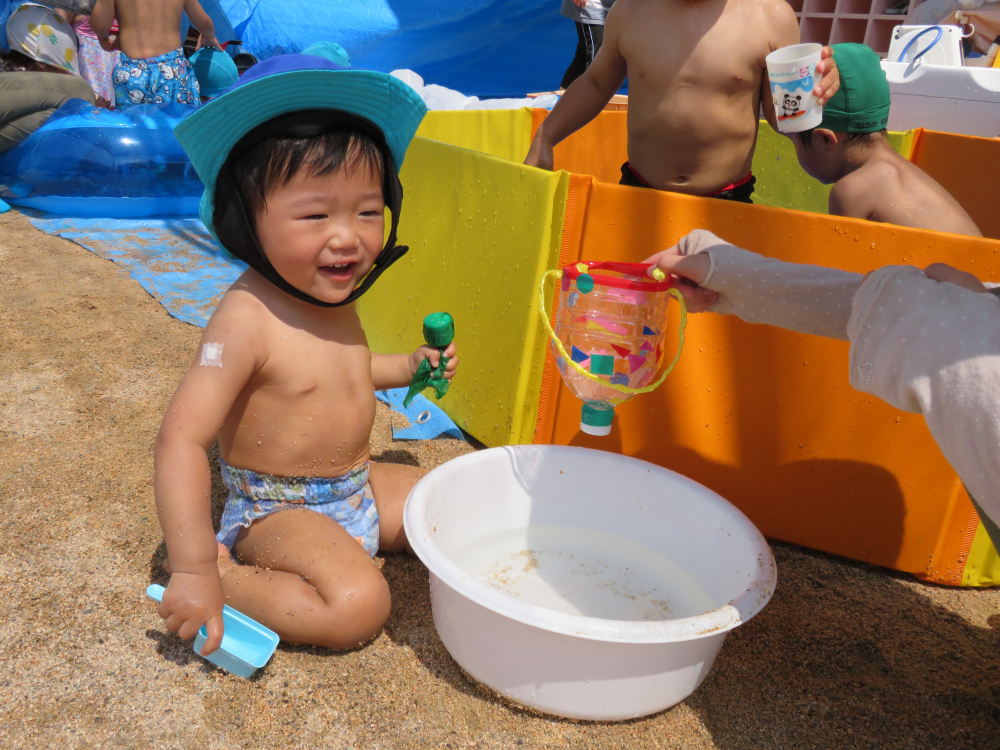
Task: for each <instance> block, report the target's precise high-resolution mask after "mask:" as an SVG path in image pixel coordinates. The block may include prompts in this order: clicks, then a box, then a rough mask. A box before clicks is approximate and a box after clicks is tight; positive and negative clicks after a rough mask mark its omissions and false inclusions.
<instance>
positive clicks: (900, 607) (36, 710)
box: [0, 212, 1000, 750]
mask: <svg viewBox="0 0 1000 750" xmlns="http://www.w3.org/2000/svg"><path fill="white" fill-rule="evenodd" d="M199 336H200V330H199V329H197V328H194V327H192V326H189V325H186V324H183V323H179V322H178V321H176V320H174V319H172V318H170V317H169V316H168V315H167V313H166V312H165V311H164V310H163V308H162V307H161V306H160V305H159V304H158V303H157V302H155V301H154V300H153V299H151V298H150V297H149V296H148V295H147V294H146V293H145V292H144V291H143V290H142V289H141V288H140V287H139V285H138V284H137V283H135V282H133V281H132V280H131V279H130V278H129V277H128V275H127V274H126V273H124V272H123V271H122V270H121V269H120V268H119V267H117V266H115V265H114V264H112V263H110V262H108V261H105V260H102V259H100V258H98V257H96V256H94V255H92V254H91V253H89V252H87V251H86V250H84V249H83V248H81V247H78V246H76V245H74V244H72V243H70V242H67V241H65V240H62V239H58V238H54V237H50V236H48V235H45V234H43V233H41V232H38V231H36V230H35V229H33V228H32V227H31V226H30V224H28V222H27V220H25V219H24V218H23V217H22V216H20V215H18V214H17V213H16V212H11V213H8V214H5V215H2V216H0V747H3V748H336V749H339V748H373V749H374V748H382V749H386V750H395V749H397V748H399V749H402V748H436V747H445V748H467V747H477V748H494V747H495V748H520V747H526V748H545V747H551V748H580V749H581V750H583V749H586V750H590V749H592V748H630V749H631V748H720V749H723V750H743V749H744V748H776V749H777V748H781V749H788V750H791V749H793V748H837V749H838V750H839V749H844V750H847V749H853V748H879V749H880V750H881V749H892V748H927V749H928V750H950V749H952V748H979V749H982V750H989V749H990V748H1000V630H998V629H1000V591H977V590H957V589H947V588H944V587H937V586H930V585H927V584H923V583H919V582H917V581H915V580H913V579H911V578H909V577H908V576H905V575H902V574H897V573H892V572H890V571H886V570H882V569H879V568H873V567H871V566H868V565H864V564H860V563H853V562H850V561H845V560H841V559H838V558H835V557H832V556H829V555H824V554H821V553H815V552H810V551H806V550H802V549H799V548H796V547H792V546H789V545H783V544H774V545H773V548H774V551H775V556H776V558H777V560H778V566H779V585H778V590H777V593H776V594H775V596H774V598H773V599H772V601H771V603H770V604H769V605H768V607H767V608H766V609H765V610H764V612H763V613H761V614H760V615H759V616H758V617H757V618H756V619H754V620H753V621H752V622H751V623H750V624H749V625H747V626H745V627H743V628H740V629H739V630H737V631H735V632H734V633H733V634H732V635H731V636H730V637H729V639H728V640H727V641H726V644H725V646H724V647H723V650H722V653H721V654H720V656H719V659H718V661H717V662H716V666H715V668H714V669H713V671H712V673H711V674H710V675H709V677H708V679H707V680H706V682H705V683H704V684H703V685H702V687H701V688H700V689H699V690H698V691H697V692H696V693H695V694H694V695H693V696H692V697H691V698H690V699H688V700H687V701H685V702H684V703H682V704H681V705H679V706H676V707H675V708H673V709H671V710H668V711H665V712H662V713H660V714H658V715H656V716H652V717H648V718H645V719H638V720H634V721H629V722H623V723H618V724H591V723H578V722H572V721H563V720H557V719H550V718H545V717H541V716H538V715H535V714H532V713H530V712H528V711H524V710H520V709H517V708H514V707H511V706H509V705H507V704H505V703H503V702H501V701H499V700H497V699H496V698H495V697H493V696H492V695H490V694H489V693H488V692H487V691H485V690H483V689H481V688H479V687H477V686H476V685H474V684H473V683H471V682H470V681H469V680H468V679H467V678H466V677H465V676H463V674H462V672H461V671H460V670H459V668H458V667H457V665H456V664H455V663H454V662H453V661H452V660H451V658H450V657H449V656H448V653H447V652H446V651H445V649H444V647H443V646H442V645H441V642H440V641H439V640H438V638H437V634H436V632H435V630H434V624H433V621H432V618H431V612H430V601H429V598H428V590H427V573H426V572H425V570H424V569H423V567H422V566H421V565H420V563H419V562H418V561H416V560H414V559H412V558H408V557H405V556H394V555H386V556H385V563H384V567H383V571H384V573H385V575H386V577H387V578H388V581H389V585H390V587H391V589H392V595H393V614H392V617H391V618H390V620H389V622H388V624H387V626H386V628H385V630H384V632H383V633H382V634H381V635H379V636H378V638H377V639H376V640H375V641H374V642H372V643H371V644H369V645H368V646H366V647H365V648H361V649H357V650H354V651H349V652H332V651H327V650H324V649H313V648H304V647H295V646H284V645H282V646H280V647H279V649H278V651H277V653H276V654H275V656H274V658H273V659H272V661H271V663H270V664H269V665H268V666H267V667H266V668H265V669H264V670H262V671H261V672H259V673H258V674H257V675H256V676H255V677H254V678H253V679H252V680H250V681H245V680H241V679H239V678H236V677H231V676H229V675H227V674H225V673H223V672H221V671H219V670H217V669H214V668H212V667H211V666H210V665H208V664H207V663H206V662H204V661H203V660H201V659H200V658H199V657H197V656H196V655H194V654H193V653H192V651H191V646H190V643H189V642H182V641H180V640H178V639H177V638H176V637H175V636H173V635H171V634H168V633H167V632H166V631H165V629H164V628H163V625H162V622H161V620H160V619H159V618H158V617H157V616H156V613H155V607H154V605H153V604H152V603H151V602H150V601H149V600H147V599H146V598H145V596H144V590H145V588H146V586H147V585H148V584H149V583H150V582H159V583H165V582H166V576H165V574H164V572H163V570H162V568H161V562H162V554H163V545H162V538H161V535H160V530H159V526H158V524H157V521H156V515H155V511H154V507H153V494H152V468H153V466H152V444H153V439H154V437H155V434H156V430H157V427H158V426H159V421H160V417H161V415H162V412H163V410H164V408H165V406H166V404H167V401H168V400H169V398H170V396H171V394H172V392H173V389H174V387H175V385H176V383H177V382H178V380H179V379H180V377H181V375H182V374H183V372H184V370H185V368H186V366H187V363H188V361H189V360H190V358H191V357H192V356H193V353H194V350H195V346H196V344H197V341H198V338H199ZM372 449H373V454H374V456H375V457H376V459H377V460H387V461H398V462H406V463H413V464H418V465H420V466H425V467H432V466H436V465H437V464H439V463H441V462H443V461H445V460H448V459H449V458H453V457H455V456H457V455H459V454H461V453H463V452H466V451H468V450H471V448H469V447H468V446H466V445H465V444H464V443H461V442H459V441H454V440H448V439H445V440H436V441H429V442H423V443H409V442H393V441H392V439H391V430H390V427H389V416H388V411H387V410H386V409H384V407H381V406H380V407H379V414H378V420H377V423H376V428H375V432H374V434H373V436H372ZM215 490H216V494H215V500H216V504H217V505H218V502H219V501H220V500H221V498H222V493H221V491H220V490H221V485H220V484H219V483H218V478H217V477H216V487H215Z"/></svg>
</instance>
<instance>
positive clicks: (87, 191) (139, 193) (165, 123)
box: [0, 99, 203, 218]
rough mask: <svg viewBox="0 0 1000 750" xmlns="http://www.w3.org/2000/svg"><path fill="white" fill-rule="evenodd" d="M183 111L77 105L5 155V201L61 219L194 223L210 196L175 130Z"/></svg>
mask: <svg viewBox="0 0 1000 750" xmlns="http://www.w3.org/2000/svg"><path fill="white" fill-rule="evenodd" d="M194 110H195V108H194V107H190V106H187V105H183V104H159V105H152V104H150V105H143V106H139V107H131V108H129V109H126V110H124V111H121V112H118V111H108V110H104V109H98V108H97V107H92V106H91V105H89V104H87V103H86V102H84V101H83V100H82V99H71V100H70V101H68V102H66V104H64V105H63V106H62V107H60V108H59V109H58V110H56V112H55V113H54V114H53V115H52V117H50V118H49V120H48V122H46V123H45V124H44V125H43V126H42V127H41V128H39V129H38V130H37V131H35V132H34V133H32V134H31V135H30V136H29V137H28V138H27V139H25V141H24V142H23V143H21V144H19V145H18V146H17V147H16V148H13V149H11V150H10V151H7V152H6V153H4V154H0V198H2V199H3V200H5V201H6V202H8V203H11V204H14V205H17V206H27V207H30V208H37V209H40V210H42V211H49V212H51V213H54V214H60V215H62V216H105V217H115V218H136V217H142V216H194V215H196V214H197V213H198V202H199V200H200V199H201V193H202V190H203V187H202V184H201V181H200V180H199V179H198V175H197V174H195V171H194V168H193V167H192V166H191V162H190V161H189V160H188V158H187V154H185V153H184V149H182V148H181V145H180V144H179V143H178V142H177V139H176V138H174V127H175V126H176V125H177V124H178V123H179V122H181V120H183V119H184V118H185V117H187V116H188V115H189V114H190V113H191V112H193V111H194Z"/></svg>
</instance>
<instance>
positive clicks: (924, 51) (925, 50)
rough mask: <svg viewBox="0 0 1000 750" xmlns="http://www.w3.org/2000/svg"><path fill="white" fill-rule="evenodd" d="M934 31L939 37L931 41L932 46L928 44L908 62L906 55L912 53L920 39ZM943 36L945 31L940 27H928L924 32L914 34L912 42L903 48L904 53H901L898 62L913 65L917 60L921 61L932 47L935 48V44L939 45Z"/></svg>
mask: <svg viewBox="0 0 1000 750" xmlns="http://www.w3.org/2000/svg"><path fill="white" fill-rule="evenodd" d="M932 31H937V36H935V37H934V39H933V40H932V41H931V43H930V44H928V45H927V46H926V47H924V48H923V49H922V50H920V51H919V52H918V53H917V54H915V55H914V56H913V59H912V60H909V61H907V60H906V53H907V52H909V51H910V47H912V46H913V45H914V44H915V43H916V41H917V40H918V39H920V37H922V36H923V35H924V34H929V33H930V32H932ZM942 36H944V29H942V28H941V27H940V26H928V27H927V28H926V29H924V30H923V31H920V32H918V33H916V34H914V35H913V38H911V39H910V41H908V42H907V43H906V46H905V47H903V51H902V52H900V53H899V58H898V60H897V62H909V63H910V64H911V65H912V64H913V63H915V62H916V61H917V60H919V59H920V58H921V57H923V56H924V55H926V54H927V53H928V52H930V49H931V47H933V46H934V45H935V44H937V43H938V42H940V41H941V37H942Z"/></svg>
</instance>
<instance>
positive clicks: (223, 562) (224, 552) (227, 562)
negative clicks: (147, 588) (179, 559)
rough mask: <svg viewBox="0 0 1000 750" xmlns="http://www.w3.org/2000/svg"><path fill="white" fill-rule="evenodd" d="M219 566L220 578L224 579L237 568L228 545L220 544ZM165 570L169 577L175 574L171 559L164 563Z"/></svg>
mask: <svg viewBox="0 0 1000 750" xmlns="http://www.w3.org/2000/svg"><path fill="white" fill-rule="evenodd" d="M217 562H218V564H219V578H222V576H224V575H225V574H226V573H228V572H229V571H230V570H232V569H233V568H235V567H237V562H236V561H235V560H234V559H233V556H232V555H231V554H229V550H228V549H226V545H224V544H222V543H220V544H219V556H218V558H217ZM163 569H164V570H165V571H167V575H168V576H172V575H173V574H174V571H173V568H171V567H170V558H169V557H168V558H166V559H165V560H164V561H163Z"/></svg>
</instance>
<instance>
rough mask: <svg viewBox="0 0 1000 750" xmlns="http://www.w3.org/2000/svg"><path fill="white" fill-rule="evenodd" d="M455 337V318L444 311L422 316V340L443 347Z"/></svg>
mask: <svg viewBox="0 0 1000 750" xmlns="http://www.w3.org/2000/svg"><path fill="white" fill-rule="evenodd" d="M454 338H455V320H454V318H452V317H451V316H450V315H449V314H448V313H446V312H440V313H431V314H430V315H428V316H427V317H426V318H424V341H426V342H427V343H428V344H430V345H431V346H436V347H438V348H439V349H443V348H444V347H446V346H448V344H450V343H451V342H452V340H453V339H454Z"/></svg>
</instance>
